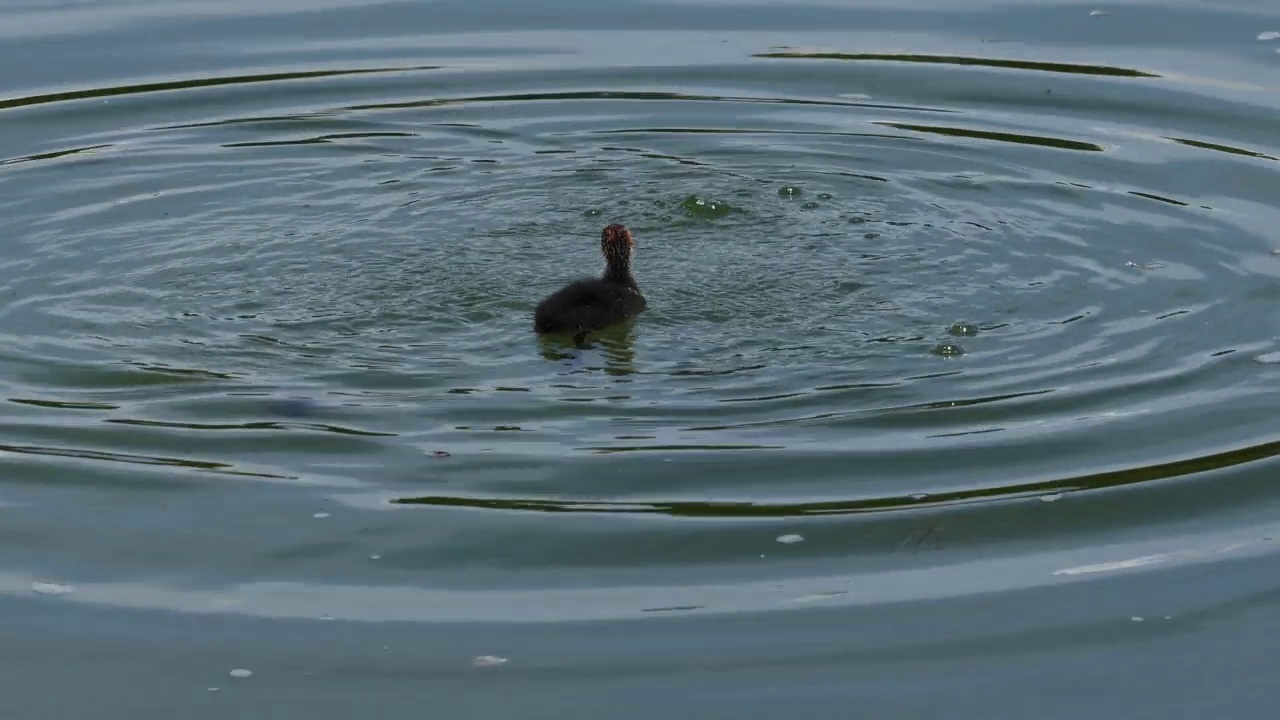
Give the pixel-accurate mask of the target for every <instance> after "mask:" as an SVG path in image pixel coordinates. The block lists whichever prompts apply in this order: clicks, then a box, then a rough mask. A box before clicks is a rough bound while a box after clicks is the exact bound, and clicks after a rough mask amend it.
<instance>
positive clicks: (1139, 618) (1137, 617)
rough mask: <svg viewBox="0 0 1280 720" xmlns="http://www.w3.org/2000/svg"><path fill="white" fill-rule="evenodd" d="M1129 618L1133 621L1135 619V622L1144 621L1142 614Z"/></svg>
mask: <svg viewBox="0 0 1280 720" xmlns="http://www.w3.org/2000/svg"><path fill="white" fill-rule="evenodd" d="M1129 619H1130V620H1132V621H1134V622H1142V616H1140V615H1134V616H1133V617H1131V618H1129Z"/></svg>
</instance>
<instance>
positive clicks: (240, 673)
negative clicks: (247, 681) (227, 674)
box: [231, 668, 253, 678]
mask: <svg viewBox="0 0 1280 720" xmlns="http://www.w3.org/2000/svg"><path fill="white" fill-rule="evenodd" d="M251 675H253V671H252V670H245V669H244V668H236V669H235V670H232V671H231V677H233V678H247V677H250V676H251Z"/></svg>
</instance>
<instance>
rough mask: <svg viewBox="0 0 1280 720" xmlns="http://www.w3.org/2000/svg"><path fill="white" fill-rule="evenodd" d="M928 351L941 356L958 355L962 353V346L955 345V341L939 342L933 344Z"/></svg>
mask: <svg viewBox="0 0 1280 720" xmlns="http://www.w3.org/2000/svg"><path fill="white" fill-rule="evenodd" d="M930 352H932V353H933V354H934V355H941V356H942V357H960V356H961V355H963V354H964V348H962V347H960V346H959V345H956V344H955V343H939V344H937V345H934V346H933V350H931V351H930Z"/></svg>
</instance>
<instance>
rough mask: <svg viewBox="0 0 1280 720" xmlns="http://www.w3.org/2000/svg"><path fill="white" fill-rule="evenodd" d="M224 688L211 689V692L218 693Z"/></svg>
mask: <svg viewBox="0 0 1280 720" xmlns="http://www.w3.org/2000/svg"><path fill="white" fill-rule="evenodd" d="M221 689H222V688H209V692H218V691H219V690H221Z"/></svg>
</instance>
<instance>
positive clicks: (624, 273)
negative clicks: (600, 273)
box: [604, 258, 636, 288]
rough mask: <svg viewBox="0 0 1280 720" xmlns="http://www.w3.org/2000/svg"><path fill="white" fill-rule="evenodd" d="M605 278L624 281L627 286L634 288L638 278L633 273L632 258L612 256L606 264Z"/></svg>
mask: <svg viewBox="0 0 1280 720" xmlns="http://www.w3.org/2000/svg"><path fill="white" fill-rule="evenodd" d="M604 279H605V280H607V281H609V282H616V283H622V284H623V285H626V286H627V287H631V288H634V287H635V286H636V279H635V277H634V276H633V275H632V274H631V260H630V259H623V258H612V259H610V261H609V262H608V264H606V265H605V268H604Z"/></svg>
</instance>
